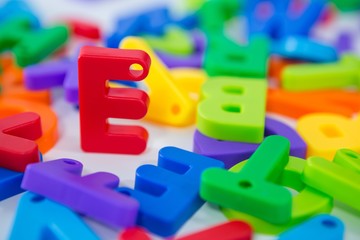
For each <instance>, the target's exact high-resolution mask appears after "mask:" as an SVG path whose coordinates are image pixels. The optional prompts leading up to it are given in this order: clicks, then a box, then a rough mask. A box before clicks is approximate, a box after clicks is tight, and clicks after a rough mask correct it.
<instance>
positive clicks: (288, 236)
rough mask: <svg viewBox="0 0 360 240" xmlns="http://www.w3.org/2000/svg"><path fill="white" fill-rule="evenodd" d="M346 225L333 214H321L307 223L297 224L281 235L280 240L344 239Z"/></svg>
mask: <svg viewBox="0 0 360 240" xmlns="http://www.w3.org/2000/svg"><path fill="white" fill-rule="evenodd" d="M344 230H345V226H344V224H343V222H342V221H341V220H340V219H338V218H336V217H334V216H331V215H327V214H321V215H318V216H316V217H313V218H312V219H310V220H308V221H306V222H305V223H303V224H301V225H299V226H296V227H294V228H292V229H290V230H288V231H286V232H284V233H282V234H281V235H280V236H279V238H278V239H279V240H296V239H299V237H300V236H301V239H307V240H317V239H328V240H342V239H344Z"/></svg>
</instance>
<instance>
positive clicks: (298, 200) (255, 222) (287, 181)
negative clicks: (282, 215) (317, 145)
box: [221, 157, 333, 234]
mask: <svg viewBox="0 0 360 240" xmlns="http://www.w3.org/2000/svg"><path fill="white" fill-rule="evenodd" d="M246 162H247V161H243V162H241V163H239V164H237V165H235V166H234V167H232V168H231V169H230V171H231V172H240V171H241V169H242V168H243V167H244V165H245V164H246ZM305 164H306V161H305V160H304V159H301V158H296V157H290V159H289V162H288V164H287V165H286V167H285V169H284V171H283V172H282V174H281V176H280V178H279V179H278V181H276V183H278V184H279V185H282V186H286V187H288V188H291V189H294V190H296V191H297V192H298V194H297V195H295V196H293V197H292V208H291V220H290V222H288V223H286V224H272V223H269V222H266V221H264V220H262V219H259V218H256V217H254V216H251V215H248V214H246V213H242V212H238V211H235V210H232V209H229V208H222V209H221V211H222V212H223V213H224V214H225V216H226V217H227V218H229V219H232V220H235V219H236V220H242V221H245V222H247V223H249V224H250V225H251V226H252V227H253V229H254V231H255V232H256V233H262V234H279V233H281V232H283V231H285V230H287V229H289V228H292V227H293V226H295V225H297V224H300V223H301V222H303V221H306V220H307V219H309V218H311V217H312V216H314V215H317V214H320V213H329V212H330V211H331V209H332V207H333V200H332V198H331V197H330V196H328V195H326V194H324V193H322V192H320V191H318V190H316V189H314V188H311V187H308V186H306V185H305V184H304V183H303V181H302V179H301V176H302V172H303V170H304V167H305Z"/></svg>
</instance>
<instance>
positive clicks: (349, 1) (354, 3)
mask: <svg viewBox="0 0 360 240" xmlns="http://www.w3.org/2000/svg"><path fill="white" fill-rule="evenodd" d="M331 1H332V2H333V3H334V4H335V6H336V7H337V8H339V9H340V10H341V11H355V10H359V9H360V1H359V0H331Z"/></svg>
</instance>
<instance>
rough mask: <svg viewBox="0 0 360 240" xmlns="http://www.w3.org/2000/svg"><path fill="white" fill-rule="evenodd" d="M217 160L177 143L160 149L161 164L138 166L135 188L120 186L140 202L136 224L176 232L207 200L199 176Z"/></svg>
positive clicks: (216, 164)
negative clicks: (204, 198) (188, 149)
mask: <svg viewBox="0 0 360 240" xmlns="http://www.w3.org/2000/svg"><path fill="white" fill-rule="evenodd" d="M210 167H217V168H223V167H224V164H223V163H222V162H220V161H218V160H215V159H212V158H208V157H204V156H201V155H198V154H196V153H192V152H188V151H185V150H182V149H179V148H175V147H165V148H162V149H161V150H160V151H159V159H158V166H157V167H156V166H153V165H143V166H140V167H139V168H138V169H137V170H136V181H135V189H134V190H132V189H129V188H119V189H118V191H120V192H123V193H126V194H128V195H130V196H131V197H133V198H135V199H137V200H138V201H139V202H140V210H139V216H138V219H137V225H140V226H142V227H144V228H147V229H148V230H149V231H150V232H153V233H155V234H157V235H160V236H163V237H165V236H170V235H172V234H174V233H175V232H176V231H177V230H178V229H179V228H180V227H181V226H182V225H183V224H184V223H185V222H186V221H187V220H188V219H189V218H190V217H191V216H192V215H193V214H194V213H195V212H196V211H197V210H198V209H199V208H200V207H201V206H202V205H203V203H204V201H203V200H202V199H201V198H200V196H199V188H200V176H201V174H202V172H203V171H204V170H205V169H207V168H210Z"/></svg>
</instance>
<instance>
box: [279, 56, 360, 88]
mask: <svg viewBox="0 0 360 240" xmlns="http://www.w3.org/2000/svg"><path fill="white" fill-rule="evenodd" d="M359 68H360V60H359V59H358V58H356V57H355V56H351V55H344V57H343V58H342V59H341V61H340V62H338V63H325V64H297V65H291V66H288V67H286V68H285V70H284V72H283V74H282V87H283V88H284V89H286V90H289V91H305V90H320V89H334V88H345V87H349V86H354V85H355V86H357V87H358V88H360V75H359V73H360V71H359Z"/></svg>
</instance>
